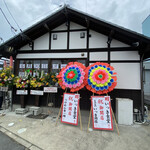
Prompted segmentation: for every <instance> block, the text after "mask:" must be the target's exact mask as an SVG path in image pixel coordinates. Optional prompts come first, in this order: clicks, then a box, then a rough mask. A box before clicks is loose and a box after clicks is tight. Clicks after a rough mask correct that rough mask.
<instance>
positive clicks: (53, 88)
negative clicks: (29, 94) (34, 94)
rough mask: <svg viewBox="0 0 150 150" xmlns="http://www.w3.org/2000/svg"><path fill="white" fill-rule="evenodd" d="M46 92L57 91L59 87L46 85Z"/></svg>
mask: <svg viewBox="0 0 150 150" xmlns="http://www.w3.org/2000/svg"><path fill="white" fill-rule="evenodd" d="M44 93H57V87H44Z"/></svg>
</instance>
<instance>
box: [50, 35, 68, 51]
mask: <svg viewBox="0 0 150 150" xmlns="http://www.w3.org/2000/svg"><path fill="white" fill-rule="evenodd" d="M53 34H56V35H57V40H53ZM51 49H67V32H63V33H52V34H51Z"/></svg>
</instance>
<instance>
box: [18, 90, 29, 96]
mask: <svg viewBox="0 0 150 150" xmlns="http://www.w3.org/2000/svg"><path fill="white" fill-rule="evenodd" d="M16 94H17V95H28V90H16Z"/></svg>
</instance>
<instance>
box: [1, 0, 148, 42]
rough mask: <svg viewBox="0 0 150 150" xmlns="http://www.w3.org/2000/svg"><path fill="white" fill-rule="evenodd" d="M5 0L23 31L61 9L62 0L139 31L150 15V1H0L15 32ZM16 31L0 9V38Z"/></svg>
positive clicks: (12, 34) (140, 31)
mask: <svg viewBox="0 0 150 150" xmlns="http://www.w3.org/2000/svg"><path fill="white" fill-rule="evenodd" d="M4 1H5V2H6V4H7V6H8V8H9V10H10V11H11V13H12V15H13V17H14V18H15V20H16V21H17V23H18V24H19V26H20V28H21V29H22V30H24V29H26V28H27V27H30V26H31V25H33V24H34V23H36V22H37V21H39V20H41V19H43V18H45V17H46V16H48V15H50V14H51V13H52V12H55V11H56V10H58V9H59V8H60V7H59V5H63V4H64V3H66V4H69V5H70V7H72V8H75V9H78V10H80V11H83V12H86V13H88V14H90V15H93V16H95V17H98V18H100V19H104V20H106V21H108V22H111V23H114V24H117V25H119V26H122V27H124V28H127V29H130V30H133V31H136V32H139V33H142V22H143V21H144V19H145V18H146V17H147V16H148V15H149V14H150V0H123V1H122V0H0V8H2V10H3V12H4V13H5V15H6V16H7V18H8V20H9V22H10V23H11V24H12V26H13V27H14V28H15V29H17V30H18V31H17V32H16V33H15V34H17V33H19V29H18V27H17V25H16V24H15V22H14V21H13V19H12V17H11V16H10V14H9V12H8V10H7V9H6V6H5V4H4ZM15 34H14V33H13V32H12V31H11V28H10V26H9V25H8V23H7V22H6V20H5V18H4V16H3V15H2V13H1V11H0V37H1V38H3V40H4V41H6V40H8V39H9V38H11V37H13V36H14V35H15ZM0 43H2V41H1V40H0Z"/></svg>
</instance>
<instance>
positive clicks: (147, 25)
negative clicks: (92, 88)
mask: <svg viewBox="0 0 150 150" xmlns="http://www.w3.org/2000/svg"><path fill="white" fill-rule="evenodd" d="M142 32H143V34H144V35H146V36H148V37H150V15H149V16H148V17H147V18H146V19H145V20H144V21H143V23H142Z"/></svg>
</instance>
